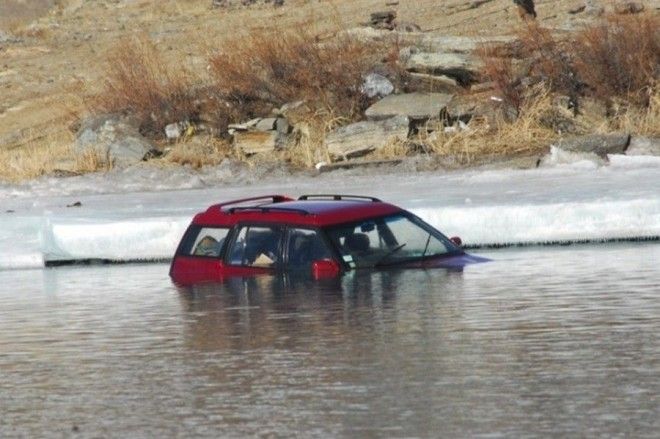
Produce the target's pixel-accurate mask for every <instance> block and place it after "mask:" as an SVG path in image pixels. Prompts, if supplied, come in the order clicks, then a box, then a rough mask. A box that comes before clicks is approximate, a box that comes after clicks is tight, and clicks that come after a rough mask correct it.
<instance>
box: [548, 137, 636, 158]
mask: <svg viewBox="0 0 660 439" xmlns="http://www.w3.org/2000/svg"><path fill="white" fill-rule="evenodd" d="M629 144H630V134H621V133H617V134H591V135H587V136H579V137H572V138H568V139H562V140H560V141H559V143H558V144H557V145H556V146H557V147H558V148H560V149H563V150H564V151H570V152H578V153H594V154H596V155H598V156H600V157H605V156H607V155H608V154H623V153H624V152H625V151H626V148H628V145H629Z"/></svg>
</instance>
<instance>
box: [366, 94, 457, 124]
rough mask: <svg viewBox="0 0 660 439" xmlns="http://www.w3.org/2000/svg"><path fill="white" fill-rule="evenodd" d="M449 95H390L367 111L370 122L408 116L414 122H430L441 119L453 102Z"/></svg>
mask: <svg viewBox="0 0 660 439" xmlns="http://www.w3.org/2000/svg"><path fill="white" fill-rule="evenodd" d="M452 98H453V95H451V94H447V93H407V94H400V95H390V96H387V97H386V98H384V99H382V100H380V101H378V102H376V103H375V104H373V105H372V106H371V107H369V108H368V109H367V111H365V115H366V116H367V117H368V118H369V119H370V120H383V119H387V118H391V117H393V116H406V117H407V118H409V119H412V120H428V119H432V118H436V117H440V115H441V113H442V112H443V111H444V110H445V108H446V107H447V104H448V103H449V102H450V101H451V100H452Z"/></svg>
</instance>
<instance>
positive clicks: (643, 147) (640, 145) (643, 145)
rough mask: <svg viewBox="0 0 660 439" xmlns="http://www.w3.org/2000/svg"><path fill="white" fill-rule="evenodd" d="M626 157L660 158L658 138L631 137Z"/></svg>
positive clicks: (659, 138) (659, 141)
mask: <svg viewBox="0 0 660 439" xmlns="http://www.w3.org/2000/svg"><path fill="white" fill-rule="evenodd" d="M626 155H653V156H660V137H643V136H633V137H632V138H631V139H630V146H628V149H627V150H626Z"/></svg>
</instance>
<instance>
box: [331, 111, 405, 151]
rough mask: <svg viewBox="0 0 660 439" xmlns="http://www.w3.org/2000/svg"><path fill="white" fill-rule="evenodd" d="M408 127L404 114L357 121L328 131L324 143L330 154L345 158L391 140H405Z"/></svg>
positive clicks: (378, 147) (388, 142)
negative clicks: (376, 119)
mask: <svg viewBox="0 0 660 439" xmlns="http://www.w3.org/2000/svg"><path fill="white" fill-rule="evenodd" d="M409 127H410V121H409V119H408V118H407V117H406V116H395V117H391V118H389V119H385V120H381V121H363V122H357V123H354V124H351V125H346V126H343V127H340V128H338V129H336V130H334V131H332V132H331V133H329V134H328V135H327V136H326V139H325V145H326V147H327V149H328V153H330V155H332V156H334V157H339V158H344V159H347V158H350V157H355V156H359V155H363V154H366V153H367V152H370V151H373V150H377V149H380V148H383V147H385V146H386V145H388V144H390V143H392V142H396V141H405V140H406V139H407V138H408V131H409V129H410V128H409Z"/></svg>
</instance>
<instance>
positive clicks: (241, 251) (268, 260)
mask: <svg viewBox="0 0 660 439" xmlns="http://www.w3.org/2000/svg"><path fill="white" fill-rule="evenodd" d="M281 238H282V229H280V228H278V227H267V226H242V227H241V228H240V229H239V231H238V233H237V234H236V238H235V239H234V242H233V243H232V245H231V248H230V250H229V256H228V261H229V264H231V265H243V266H248V267H263V268H268V267H273V266H275V265H277V264H278V263H279V262H280V261H279V255H280V251H279V247H280V241H281Z"/></svg>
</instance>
